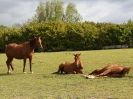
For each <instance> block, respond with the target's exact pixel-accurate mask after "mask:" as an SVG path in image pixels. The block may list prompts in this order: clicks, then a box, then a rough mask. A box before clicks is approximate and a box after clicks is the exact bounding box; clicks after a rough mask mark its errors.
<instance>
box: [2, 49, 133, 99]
mask: <svg viewBox="0 0 133 99" xmlns="http://www.w3.org/2000/svg"><path fill="white" fill-rule="evenodd" d="M80 52H81V61H82V63H83V64H84V72H85V73H90V72H91V71H92V70H94V69H96V68H101V67H103V66H106V65H107V64H121V65H125V66H131V67H133V49H117V50H95V51H80ZM73 53H74V52H46V53H35V54H34V55H33V71H34V73H33V74H30V73H29V64H28V63H27V65H26V71H27V74H23V73H22V68H23V61H22V60H14V61H13V64H14V68H15V71H14V73H13V74H11V75H7V74H6V72H7V67H6V64H5V61H6V55H5V54H0V61H1V62H0V99H133V70H131V71H130V73H129V74H128V75H127V76H126V77H124V78H96V79H85V78H84V77H82V76H81V75H76V74H73V75H72V74H71V75H70V74H69V75H56V74H51V73H52V72H55V71H57V68H58V65H59V64H60V63H61V62H63V61H65V60H67V61H70V62H73V55H72V54H73Z"/></svg>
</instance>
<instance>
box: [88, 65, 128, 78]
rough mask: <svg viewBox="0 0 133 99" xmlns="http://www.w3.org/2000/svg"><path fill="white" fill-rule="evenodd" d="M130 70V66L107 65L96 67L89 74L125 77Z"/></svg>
mask: <svg viewBox="0 0 133 99" xmlns="http://www.w3.org/2000/svg"><path fill="white" fill-rule="evenodd" d="M129 71H130V67H125V66H121V65H117V64H116V65H107V66H106V67H104V68H102V69H96V70H94V71H93V72H91V73H90V74H89V75H94V76H107V77H124V76H125V75H126V74H128V73H129Z"/></svg>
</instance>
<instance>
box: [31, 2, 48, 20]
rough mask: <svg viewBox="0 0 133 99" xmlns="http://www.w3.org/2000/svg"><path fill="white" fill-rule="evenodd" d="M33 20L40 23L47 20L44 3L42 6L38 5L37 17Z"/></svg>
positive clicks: (41, 3)
mask: <svg viewBox="0 0 133 99" xmlns="http://www.w3.org/2000/svg"><path fill="white" fill-rule="evenodd" d="M33 20H36V21H38V22H41V21H44V20H46V11H45V7H44V3H43V2H40V4H39V5H38V7H37V9H36V15H35V17H34V18H33Z"/></svg>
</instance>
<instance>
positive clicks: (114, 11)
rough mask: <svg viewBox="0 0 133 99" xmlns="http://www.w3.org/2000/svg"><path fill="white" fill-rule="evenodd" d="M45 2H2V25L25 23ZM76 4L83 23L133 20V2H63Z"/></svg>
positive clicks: (16, 0) (108, 0) (87, 0)
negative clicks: (39, 5) (41, 3)
mask: <svg viewBox="0 0 133 99" xmlns="http://www.w3.org/2000/svg"><path fill="white" fill-rule="evenodd" d="M40 1H43V0H0V25H12V24H16V23H20V24H21V23H24V22H26V21H27V20H28V19H30V18H32V17H33V15H34V14H35V9H36V7H37V5H38V4H39V2H40ZM63 1H64V3H65V4H67V3H68V2H73V3H75V5H76V7H77V9H78V11H79V13H80V14H81V15H82V17H83V21H85V20H86V21H94V22H113V23H123V22H126V21H127V20H128V19H133V0H63Z"/></svg>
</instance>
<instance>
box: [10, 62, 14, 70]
mask: <svg viewBox="0 0 133 99" xmlns="http://www.w3.org/2000/svg"><path fill="white" fill-rule="evenodd" d="M10 66H11V68H12V71H14V68H13V64H12V62H11V63H10Z"/></svg>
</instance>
